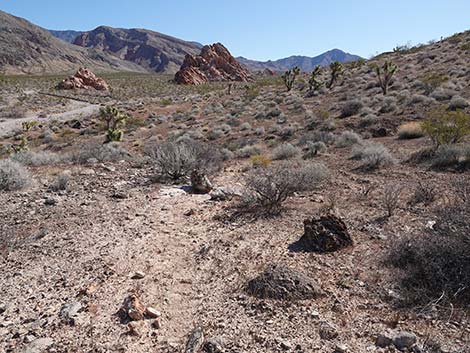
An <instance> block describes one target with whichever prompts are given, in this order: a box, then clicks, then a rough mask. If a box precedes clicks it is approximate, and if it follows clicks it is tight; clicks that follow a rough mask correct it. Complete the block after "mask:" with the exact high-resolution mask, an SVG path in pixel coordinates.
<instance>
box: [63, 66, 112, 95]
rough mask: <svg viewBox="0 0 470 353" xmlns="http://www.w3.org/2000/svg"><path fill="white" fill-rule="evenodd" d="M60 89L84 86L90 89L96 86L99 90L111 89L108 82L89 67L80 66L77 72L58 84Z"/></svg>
mask: <svg viewBox="0 0 470 353" xmlns="http://www.w3.org/2000/svg"><path fill="white" fill-rule="evenodd" d="M58 88H59V89H75V88H83V89H89V88H94V89H96V90H98V91H107V90H108V89H109V86H108V84H107V83H106V82H105V81H104V80H103V79H102V78H100V77H96V75H95V74H94V73H93V72H91V71H90V70H88V69H85V68H80V69H78V71H77V73H76V74H75V75H73V76H70V77H69V78H66V79H65V80H63V81H62V82H61V83H59V85H58Z"/></svg>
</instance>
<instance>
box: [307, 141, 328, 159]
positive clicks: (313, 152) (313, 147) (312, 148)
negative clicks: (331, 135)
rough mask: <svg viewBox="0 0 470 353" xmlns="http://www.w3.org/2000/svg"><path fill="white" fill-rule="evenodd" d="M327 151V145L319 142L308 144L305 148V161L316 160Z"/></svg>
mask: <svg viewBox="0 0 470 353" xmlns="http://www.w3.org/2000/svg"><path fill="white" fill-rule="evenodd" d="M326 150H327V147H326V145H325V143H323V142H321V141H318V142H307V145H306V146H305V148H304V151H305V153H304V155H303V159H310V158H314V157H315V156H317V155H318V154H320V153H324V152H325V151H326Z"/></svg>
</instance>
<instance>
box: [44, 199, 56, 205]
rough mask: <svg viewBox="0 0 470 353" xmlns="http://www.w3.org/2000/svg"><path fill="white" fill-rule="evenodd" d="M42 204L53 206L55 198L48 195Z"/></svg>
mask: <svg viewBox="0 0 470 353" xmlns="http://www.w3.org/2000/svg"><path fill="white" fill-rule="evenodd" d="M44 204H45V205H47V206H54V205H55V204H57V200H56V199H54V198H52V197H48V198H46V200H45V201H44Z"/></svg>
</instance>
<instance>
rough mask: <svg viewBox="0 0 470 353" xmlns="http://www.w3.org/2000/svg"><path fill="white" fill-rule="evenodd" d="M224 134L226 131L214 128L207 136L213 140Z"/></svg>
mask: <svg viewBox="0 0 470 353" xmlns="http://www.w3.org/2000/svg"><path fill="white" fill-rule="evenodd" d="M223 135H224V132H223V131H222V130H220V129H213V130H211V131H209V133H208V134H207V138H208V139H209V140H211V141H214V140H217V139H219V138H221V137H222V136H223Z"/></svg>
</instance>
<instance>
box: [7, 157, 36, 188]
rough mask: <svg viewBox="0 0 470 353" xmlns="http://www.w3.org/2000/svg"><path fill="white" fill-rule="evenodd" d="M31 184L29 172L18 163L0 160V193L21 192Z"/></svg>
mask: <svg viewBox="0 0 470 353" xmlns="http://www.w3.org/2000/svg"><path fill="white" fill-rule="evenodd" d="M30 184H31V176H30V174H29V172H28V171H27V170H26V169H25V168H24V167H23V166H22V165H21V164H19V163H18V162H15V161H12V160H10V159H4V160H0V191H15V190H21V189H23V188H25V187H27V186H28V185H30Z"/></svg>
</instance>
